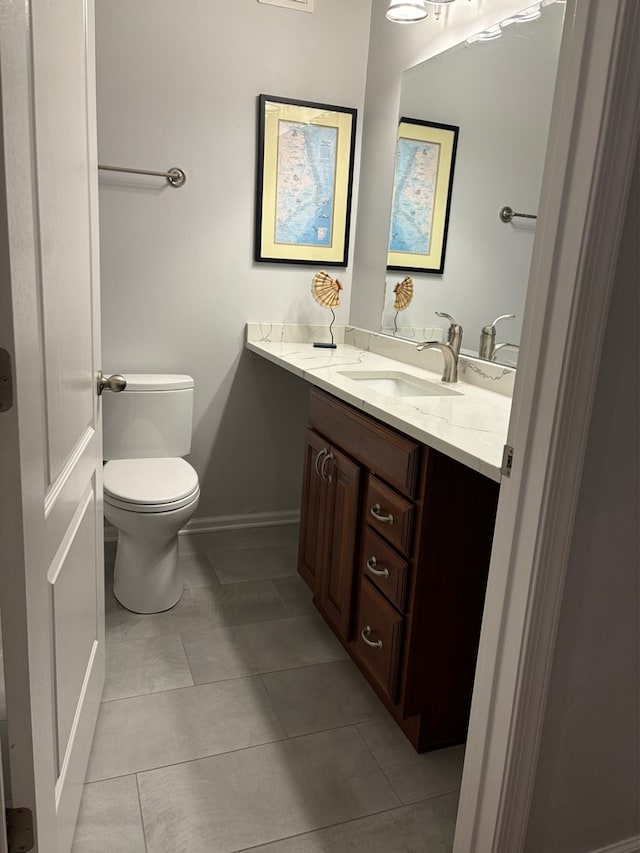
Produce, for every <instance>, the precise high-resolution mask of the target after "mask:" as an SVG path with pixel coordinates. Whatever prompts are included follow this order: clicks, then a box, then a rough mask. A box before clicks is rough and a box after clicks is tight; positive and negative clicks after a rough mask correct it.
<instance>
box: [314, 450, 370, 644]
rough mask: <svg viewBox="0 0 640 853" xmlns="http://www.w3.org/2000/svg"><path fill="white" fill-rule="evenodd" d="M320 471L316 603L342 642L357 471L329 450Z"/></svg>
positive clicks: (348, 623)
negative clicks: (321, 555)
mask: <svg viewBox="0 0 640 853" xmlns="http://www.w3.org/2000/svg"><path fill="white" fill-rule="evenodd" d="M320 470H321V472H322V473H323V474H324V475H325V477H326V481H327V482H326V485H327V487H328V488H327V505H326V507H325V510H324V520H325V530H324V545H325V548H326V552H325V553H326V561H325V563H324V564H323V566H322V572H321V576H320V599H319V604H320V607H321V609H322V612H323V613H324V615H325V617H326V618H327V619H328V620H329V622H330V623H331V624H332V626H333V628H334V630H335V632H336V633H337V635H338V636H339V637H340V638H341V639H342V640H344V641H345V642H346V641H348V639H349V629H350V627H351V610H352V598H353V585H354V577H355V574H356V571H355V569H356V565H355V556H356V538H357V531H358V504H359V497H360V468H359V467H358V466H357V465H356V464H355V463H354V462H352V461H351V460H350V459H348V458H347V457H346V456H344V455H343V454H342V453H340V452H339V451H338V450H335V449H334V448H331V449H330V452H329V455H328V456H327V459H326V464H324V463H323V466H322V467H321V469H320Z"/></svg>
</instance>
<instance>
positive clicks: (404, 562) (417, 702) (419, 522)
mask: <svg viewBox="0 0 640 853" xmlns="http://www.w3.org/2000/svg"><path fill="white" fill-rule="evenodd" d="M497 496H498V484H497V483H495V482H493V481H492V480H489V479H487V478H486V477H484V476H482V475H481V474H479V473H478V472H476V471H473V470H472V469H470V468H467V467H466V466H464V465H462V464H461V463H459V462H456V461H454V460H452V459H450V458H449V457H447V456H445V455H444V454H442V453H439V452H437V451H434V450H433V449H431V448H429V447H427V446H426V445H423V444H421V443H420V442H418V441H415V440H413V439H411V438H409V437H407V436H405V435H403V434H402V433H400V432H398V431H396V430H394V429H392V428H390V427H388V426H387V425H385V424H382V423H380V422H378V421H377V420H375V419H374V418H371V417H369V416H367V415H365V414H364V413H363V412H361V411H358V410H356V409H354V408H353V407H351V406H349V405H347V404H345V403H343V402H341V401H339V400H337V399H336V398H334V397H332V396H331V395H330V394H326V393H324V392H322V391H319V390H317V389H315V388H314V389H312V390H311V391H310V401H309V424H308V429H307V435H306V442H305V466H304V485H303V495H302V517H301V532H300V547H299V560H298V568H299V572H300V575H301V576H302V577H303V578H304V580H305V581H306V582H307V584H308V585H309V586H310V588H311V589H312V591H313V595H314V601H315V604H316V606H317V608H318V610H319V611H320V612H321V614H322V615H323V616H324V618H325V619H326V621H327V623H328V624H329V625H330V627H331V628H332V630H333V631H334V633H335V634H336V636H337V637H338V638H339V639H340V641H341V642H342V643H343V645H344V646H345V648H346V649H347V651H348V652H349V654H350V655H351V656H352V658H353V659H354V660H355V662H356V663H357V665H358V666H359V668H360V669H361V671H362V672H363V673H364V675H365V676H366V677H367V679H368V680H369V683H370V684H371V685H372V687H373V688H374V690H376V692H377V693H378V695H379V696H380V698H381V699H382V701H383V702H384V703H385V705H386V706H387V708H388V709H389V711H390V712H391V714H392V715H393V717H394V718H395V720H396V722H397V723H398V725H399V726H400V727H401V728H402V729H403V731H404V732H405V734H406V735H407V737H408V738H409V740H410V741H411V743H412V744H413V745H414V747H415V748H416V749H417V750H419V751H423V750H428V749H437V748H439V747H443V746H449V745H452V744H456V743H461V742H462V741H463V740H464V738H465V736H466V729H467V723H468V717H469V708H470V703H471V692H472V688H473V677H474V670H475V660H476V654H477V646H478V638H479V633H480V623H481V619H482V609H483V604H484V593H485V587H486V579H487V571H488V566H489V558H490V551H491V541H492V537H493V526H494V521H495V511H496V505H497Z"/></svg>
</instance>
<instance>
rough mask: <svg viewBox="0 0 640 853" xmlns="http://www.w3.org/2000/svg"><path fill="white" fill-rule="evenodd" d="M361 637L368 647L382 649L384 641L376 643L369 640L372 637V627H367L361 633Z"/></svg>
mask: <svg viewBox="0 0 640 853" xmlns="http://www.w3.org/2000/svg"><path fill="white" fill-rule="evenodd" d="M360 636H361V637H362V639H363V640H364V641H365V643H366V644H367V645H368V646H371V648H372V649H378V650H381V649H382V640H378V641H377V642H375V643H374V642H373V641H372V640H370V639H369V637H370V636H371V625H367V626H366V627H365V628H363V629H362V631H360Z"/></svg>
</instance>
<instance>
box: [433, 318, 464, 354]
mask: <svg viewBox="0 0 640 853" xmlns="http://www.w3.org/2000/svg"><path fill="white" fill-rule="evenodd" d="M436 317H444V318H445V319H446V320H448V321H449V328H448V329H447V343H448V344H451V346H452V347H453V349H454V350H455V353H456V356H457V355H458V354H459V352H460V345H461V344H462V326H461V325H460V323H456V321H455V320H454V319H453V317H452V316H451V314H446V313H445V312H444V311H436Z"/></svg>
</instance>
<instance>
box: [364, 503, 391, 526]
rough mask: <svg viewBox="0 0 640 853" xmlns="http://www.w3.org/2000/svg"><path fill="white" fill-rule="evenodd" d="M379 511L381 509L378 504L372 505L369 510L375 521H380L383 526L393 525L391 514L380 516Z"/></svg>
mask: <svg viewBox="0 0 640 853" xmlns="http://www.w3.org/2000/svg"><path fill="white" fill-rule="evenodd" d="M381 511H382V508H381V506H380V504H374V505H373V506H372V507H371V509H370V510H369V512H370V513H371V515H372V516H373V517H374V518H375V520H376V521H381V522H382V523H383V524H393V516H392V515H391V513H389V515H380V513H381Z"/></svg>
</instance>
